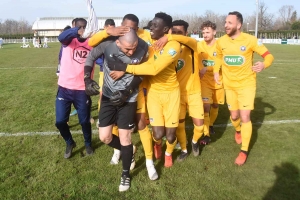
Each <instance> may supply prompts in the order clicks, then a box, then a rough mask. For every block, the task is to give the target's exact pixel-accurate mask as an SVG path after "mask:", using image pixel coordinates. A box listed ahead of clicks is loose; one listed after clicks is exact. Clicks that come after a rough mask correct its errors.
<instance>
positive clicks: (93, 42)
mask: <svg viewBox="0 0 300 200" xmlns="http://www.w3.org/2000/svg"><path fill="white" fill-rule="evenodd" d="M108 37H109V35H108V34H107V32H106V30H103V31H99V32H97V33H95V34H94V35H93V36H92V37H91V38H90V39H89V41H88V44H89V46H91V47H95V46H97V45H98V44H100V42H101V41H103V40H104V39H105V38H108Z"/></svg>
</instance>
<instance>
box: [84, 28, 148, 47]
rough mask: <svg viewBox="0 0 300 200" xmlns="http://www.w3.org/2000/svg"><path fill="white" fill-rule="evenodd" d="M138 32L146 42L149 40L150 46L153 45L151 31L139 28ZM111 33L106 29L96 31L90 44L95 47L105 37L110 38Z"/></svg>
mask: <svg viewBox="0 0 300 200" xmlns="http://www.w3.org/2000/svg"><path fill="white" fill-rule="evenodd" d="M136 34H137V35H138V36H139V37H140V38H141V39H142V40H144V41H145V42H147V44H148V45H149V46H150V45H151V43H150V42H151V41H152V40H151V35H150V32H149V31H147V30H143V29H138V31H137V32H136ZM109 36H110V35H108V34H107V32H106V30H103V31H99V32H97V33H95V34H94V35H93V36H92V37H91V38H90V39H89V41H88V44H89V46H91V47H95V46H97V45H98V44H100V42H102V41H103V40H104V39H106V38H108V37H109Z"/></svg>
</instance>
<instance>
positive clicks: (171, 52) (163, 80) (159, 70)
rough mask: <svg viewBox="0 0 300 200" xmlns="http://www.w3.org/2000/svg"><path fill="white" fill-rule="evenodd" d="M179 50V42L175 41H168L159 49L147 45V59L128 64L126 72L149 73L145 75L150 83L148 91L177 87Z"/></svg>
mask: <svg viewBox="0 0 300 200" xmlns="http://www.w3.org/2000/svg"><path fill="white" fill-rule="evenodd" d="M152 42H153V41H152ZM151 44H153V43H151ZM180 50H181V49H180V44H179V43H178V42H176V41H170V42H168V43H167V44H166V45H165V46H164V48H163V49H162V50H160V51H155V50H154V48H153V47H152V46H149V50H148V53H149V57H148V61H147V62H144V63H141V64H139V65H128V66H127V69H126V72H128V73H132V74H135V75H151V76H148V77H147V80H148V82H149V83H150V86H149V91H155V92H160V93H165V92H170V91H173V90H174V89H176V88H178V87H179V84H178V81H177V77H176V64H177V60H178V58H179V55H180Z"/></svg>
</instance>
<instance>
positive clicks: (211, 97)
mask: <svg viewBox="0 0 300 200" xmlns="http://www.w3.org/2000/svg"><path fill="white" fill-rule="evenodd" d="M216 28H217V26H216V24H215V23H213V22H211V21H205V22H203V23H202V25H201V27H200V29H201V30H202V35H203V38H204V40H203V41H201V42H199V46H200V48H201V49H202V52H201V53H200V54H199V55H200V59H201V62H202V64H203V66H204V68H203V69H202V70H201V71H200V76H201V94H202V99H203V103H204V135H205V136H204V138H203V139H202V140H201V142H200V143H203V144H207V143H208V142H210V134H213V133H214V129H213V124H214V122H215V120H216V118H217V116H218V110H219V104H224V98H225V94H224V89H223V84H222V73H221V71H220V79H219V83H220V84H217V83H216V82H215V80H214V73H213V66H214V65H215V60H216V56H217V53H216V39H215V35H216Z"/></svg>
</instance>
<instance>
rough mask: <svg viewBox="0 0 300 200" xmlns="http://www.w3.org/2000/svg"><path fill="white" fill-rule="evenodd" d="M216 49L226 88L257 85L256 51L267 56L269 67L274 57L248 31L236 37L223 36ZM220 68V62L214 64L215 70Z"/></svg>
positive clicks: (267, 65) (264, 56) (266, 65)
mask: <svg viewBox="0 0 300 200" xmlns="http://www.w3.org/2000/svg"><path fill="white" fill-rule="evenodd" d="M216 49H217V62H220V63H221V65H222V74H223V85H224V88H225V89H242V88H249V87H256V73H255V72H253V71H252V66H253V53H254V52H256V53H258V54H259V55H261V56H262V57H263V58H265V61H264V63H265V67H269V66H270V65H271V63H272V61H273V59H274V58H273V56H272V55H271V54H270V53H269V51H268V49H267V48H266V47H265V46H264V45H263V44H262V43H260V42H259V41H258V40H257V38H256V37H254V36H252V35H249V34H246V33H241V34H240V35H239V36H238V37H237V38H235V39H231V38H230V37H229V36H228V35H224V36H222V37H221V38H219V39H218V40H217V47H216ZM266 60H267V61H266ZM219 69H220V66H219V64H217V65H215V66H214V72H218V71H219Z"/></svg>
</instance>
